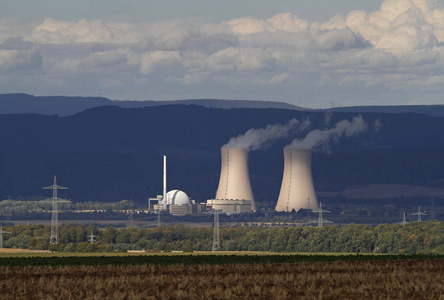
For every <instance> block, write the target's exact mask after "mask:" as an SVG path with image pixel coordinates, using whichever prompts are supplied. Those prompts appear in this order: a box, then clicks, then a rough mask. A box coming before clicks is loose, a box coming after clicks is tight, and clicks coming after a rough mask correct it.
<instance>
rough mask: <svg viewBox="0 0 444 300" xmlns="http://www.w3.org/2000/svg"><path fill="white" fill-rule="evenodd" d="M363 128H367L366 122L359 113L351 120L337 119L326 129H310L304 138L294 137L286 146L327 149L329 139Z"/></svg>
mask: <svg viewBox="0 0 444 300" xmlns="http://www.w3.org/2000/svg"><path fill="white" fill-rule="evenodd" d="M365 130H367V123H366V122H365V121H364V118H363V117H362V116H361V115H359V116H357V117H353V120H352V121H351V122H349V121H347V120H342V121H339V122H338V123H336V125H335V127H333V128H331V129H328V130H320V129H315V130H313V131H310V132H309V133H308V134H307V135H306V136H305V138H304V139H295V140H294V141H293V142H292V143H291V144H290V145H288V146H287V147H289V148H298V149H312V148H322V149H323V150H326V151H328V142H329V141H330V140H337V139H338V138H340V137H341V136H343V135H345V136H347V137H350V136H353V135H355V134H358V133H360V132H363V131H365Z"/></svg>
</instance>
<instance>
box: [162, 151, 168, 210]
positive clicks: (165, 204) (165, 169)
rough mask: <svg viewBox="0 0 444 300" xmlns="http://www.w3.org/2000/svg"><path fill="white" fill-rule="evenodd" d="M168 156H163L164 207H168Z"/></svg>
mask: <svg viewBox="0 0 444 300" xmlns="http://www.w3.org/2000/svg"><path fill="white" fill-rule="evenodd" d="M166 197H167V157H166V155H164V156H163V200H162V204H163V209H164V210H166V209H167V202H168V201H167V198H166Z"/></svg>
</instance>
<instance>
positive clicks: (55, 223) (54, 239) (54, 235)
mask: <svg viewBox="0 0 444 300" xmlns="http://www.w3.org/2000/svg"><path fill="white" fill-rule="evenodd" d="M42 189H44V190H52V219H51V237H50V238H49V243H50V244H52V245H54V244H58V243H59V211H58V210H57V202H58V201H60V200H62V199H60V198H58V197H57V190H67V189H68V188H66V187H63V186H60V185H57V177H56V176H55V175H54V183H53V185H50V186H46V187H44V188H42Z"/></svg>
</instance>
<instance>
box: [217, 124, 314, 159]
mask: <svg viewBox="0 0 444 300" xmlns="http://www.w3.org/2000/svg"><path fill="white" fill-rule="evenodd" d="M309 126H310V121H309V120H304V121H303V122H302V123H301V122H300V121H299V120H297V119H292V120H290V121H289V122H288V123H287V124H273V125H268V126H267V127H265V128H251V129H248V130H247V131H246V132H245V133H244V134H241V135H239V136H237V137H232V138H231V139H230V141H229V142H228V143H227V144H225V145H224V146H222V148H238V149H246V150H247V151H251V150H258V149H261V148H264V147H267V146H269V145H270V144H271V143H273V142H274V141H276V140H278V139H281V138H285V137H287V136H288V134H289V133H290V132H292V131H303V130H305V129H307V128H308V127H309Z"/></svg>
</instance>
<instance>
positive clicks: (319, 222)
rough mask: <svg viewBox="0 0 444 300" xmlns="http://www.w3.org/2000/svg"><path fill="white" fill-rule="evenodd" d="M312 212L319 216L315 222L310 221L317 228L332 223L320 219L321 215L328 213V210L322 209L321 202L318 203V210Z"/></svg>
mask: <svg viewBox="0 0 444 300" xmlns="http://www.w3.org/2000/svg"><path fill="white" fill-rule="evenodd" d="M313 212H314V213H318V214H319V217H318V220H317V221H312V222H314V223H318V226H319V227H322V226H323V225H324V224H325V223H333V222H332V221H329V220H325V219H323V218H322V214H323V213H329V212H330V211H329V210H325V209H322V202H319V209H318V210H314V211H313Z"/></svg>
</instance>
